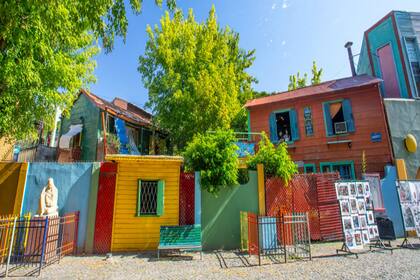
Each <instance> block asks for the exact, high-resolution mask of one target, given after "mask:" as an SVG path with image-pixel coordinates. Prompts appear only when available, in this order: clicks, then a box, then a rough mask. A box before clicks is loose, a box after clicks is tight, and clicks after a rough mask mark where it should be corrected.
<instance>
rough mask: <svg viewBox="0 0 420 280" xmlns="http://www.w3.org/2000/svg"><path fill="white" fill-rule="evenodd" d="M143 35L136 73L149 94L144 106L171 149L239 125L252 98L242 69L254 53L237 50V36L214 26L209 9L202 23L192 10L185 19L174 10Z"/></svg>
mask: <svg viewBox="0 0 420 280" xmlns="http://www.w3.org/2000/svg"><path fill="white" fill-rule="evenodd" d="M147 33H148V36H149V39H148V42H147V45H146V50H145V54H144V55H142V56H140V58H139V67H138V70H139V72H140V74H141V75H142V81H143V83H144V86H145V87H146V88H147V89H148V92H149V102H148V103H147V106H148V107H149V108H151V109H152V111H153V112H154V114H155V121H156V122H157V124H158V125H159V126H160V127H161V128H163V129H166V130H167V131H168V132H169V135H170V137H171V138H172V139H171V140H172V143H173V144H174V145H176V146H177V147H178V148H179V149H183V147H185V144H186V143H187V142H188V141H190V140H191V139H192V138H193V135H194V133H197V132H200V133H204V132H205V131H207V130H216V129H229V128H231V127H232V124H234V123H238V124H239V126H240V125H241V124H243V123H244V121H243V118H244V117H245V120H246V112H245V110H242V109H241V107H242V105H243V104H244V103H245V102H246V100H248V99H250V98H251V97H252V90H251V83H252V82H253V81H254V78H253V77H252V76H250V75H249V74H248V73H246V69H247V68H249V67H250V66H251V65H252V62H253V61H254V51H253V50H252V51H245V50H243V49H241V48H240V47H239V35H238V34H237V33H235V32H233V31H232V30H231V29H230V28H229V27H225V28H221V27H220V26H219V24H218V23H217V19H216V12H215V8H214V6H213V7H212V9H211V11H210V13H209V16H208V18H207V20H206V21H205V22H203V23H198V22H196V20H195V18H194V14H193V11H192V10H190V11H189V13H188V16H187V17H186V18H185V17H184V15H183V14H182V12H181V11H177V12H176V13H175V15H174V17H173V18H171V17H170V16H169V13H166V15H165V16H163V17H162V19H161V21H160V26H155V27H154V29H152V28H151V27H150V26H148V27H147Z"/></svg>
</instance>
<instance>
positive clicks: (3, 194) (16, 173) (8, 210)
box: [0, 162, 26, 215]
mask: <svg viewBox="0 0 420 280" xmlns="http://www.w3.org/2000/svg"><path fill="white" fill-rule="evenodd" d="M23 166H25V167H26V165H24V164H22V163H16V162H0V215H8V214H19V212H20V209H19V212H15V211H14V209H15V202H17V203H21V202H22V194H23V188H24V182H23V185H22V186H20V185H19V179H20V177H21V170H22V169H23ZM22 172H24V176H23V175H22V177H24V178H26V168H24V170H23V171H22ZM20 188H21V189H22V190H20Z"/></svg>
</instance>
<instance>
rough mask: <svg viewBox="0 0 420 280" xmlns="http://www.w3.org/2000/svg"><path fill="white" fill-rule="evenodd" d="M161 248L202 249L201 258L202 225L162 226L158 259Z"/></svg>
mask: <svg viewBox="0 0 420 280" xmlns="http://www.w3.org/2000/svg"><path fill="white" fill-rule="evenodd" d="M161 250H185V251H200V260H201V259H202V258H203V256H202V247H201V225H186V226H161V227H160V238H159V247H158V250H157V257H158V259H159V252H160V251H161Z"/></svg>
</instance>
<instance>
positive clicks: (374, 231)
mask: <svg viewBox="0 0 420 280" xmlns="http://www.w3.org/2000/svg"><path fill="white" fill-rule="evenodd" d="M335 189H336V195H337V200H338V203H339V205H340V214H341V223H342V228H343V236H344V242H343V245H342V247H341V249H337V251H336V253H337V254H338V253H339V252H345V253H347V254H354V255H356V257H357V253H355V252H354V251H353V250H357V249H363V248H364V246H370V248H372V247H380V248H383V249H385V245H384V244H383V243H382V241H381V240H380V239H379V231H378V226H377V225H376V222H375V216H374V214H373V202H372V200H371V193H370V187H369V183H368V182H367V181H338V182H336V183H335ZM378 244H379V246H377V245H378ZM372 245H373V246H372Z"/></svg>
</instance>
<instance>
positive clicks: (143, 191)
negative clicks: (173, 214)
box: [136, 180, 164, 216]
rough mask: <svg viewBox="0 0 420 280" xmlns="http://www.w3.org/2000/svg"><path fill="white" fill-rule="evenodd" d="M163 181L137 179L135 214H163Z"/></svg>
mask: <svg viewBox="0 0 420 280" xmlns="http://www.w3.org/2000/svg"><path fill="white" fill-rule="evenodd" d="M163 195H164V181H162V180H153V181H152V180H139V181H138V191H137V213H136V214H137V216H161V215H163Z"/></svg>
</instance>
